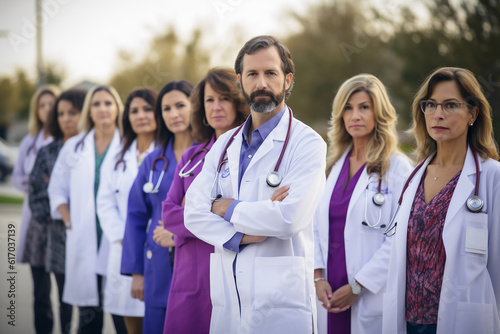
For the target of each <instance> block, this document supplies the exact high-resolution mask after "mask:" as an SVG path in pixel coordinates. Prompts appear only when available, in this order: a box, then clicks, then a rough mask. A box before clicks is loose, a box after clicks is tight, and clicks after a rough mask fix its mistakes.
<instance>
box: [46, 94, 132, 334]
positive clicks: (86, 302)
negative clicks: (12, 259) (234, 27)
mask: <svg viewBox="0 0 500 334" xmlns="http://www.w3.org/2000/svg"><path fill="white" fill-rule="evenodd" d="M122 113H123V104H122V102H121V100H120V96H119V95H118V93H117V92H116V90H115V89H114V88H113V87H109V86H97V87H94V88H93V89H91V90H90V91H89V92H88V93H87V95H86V97H85V102H84V104H83V108H82V115H81V118H80V124H79V127H80V130H81V131H82V133H81V134H80V135H78V136H75V137H73V138H70V139H68V140H67V141H66V143H65V144H64V146H63V148H62V149H61V151H60V153H59V156H58V157H57V161H56V164H55V166H54V169H53V171H52V174H51V177H50V183H49V189H48V192H49V198H50V207H51V214H52V217H53V218H55V219H62V220H63V222H64V224H65V225H66V281H65V284H64V292H63V300H64V301H65V302H66V303H68V304H72V305H77V306H79V308H80V323H79V330H78V332H79V333H100V332H101V330H102V326H103V312H102V305H103V295H104V296H105V297H106V298H112V294H113V292H114V290H113V289H106V288H105V286H104V285H103V283H104V282H103V276H105V275H106V269H107V261H108V254H109V242H108V240H107V238H106V237H105V235H104V234H103V232H102V229H101V225H100V222H99V219H98V217H97V213H96V196H97V190H98V188H99V181H100V176H101V171H100V169H101V165H102V164H104V163H105V162H106V161H107V160H108V159H113V158H114V157H115V156H116V155H117V154H119V152H120V131H119V124H121V122H120V119H121V115H122ZM113 321H114V323H115V328H116V330H117V332H118V333H125V332H126V329H125V325H124V322H123V318H122V317H119V316H113Z"/></svg>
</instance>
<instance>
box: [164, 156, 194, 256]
mask: <svg viewBox="0 0 500 334" xmlns="http://www.w3.org/2000/svg"><path fill="white" fill-rule="evenodd" d="M188 159H189V158H188V157H186V155H185V154H184V155H182V158H181V161H179V163H178V164H177V167H176V168H175V174H174V179H173V181H172V185H171V186H170V190H169V191H168V194H167V198H166V199H165V200H164V201H163V203H162V213H161V219H162V221H163V227H165V229H167V230H169V231H170V232H172V233H173V234H174V235H175V236H180V237H183V238H196V236H195V235H194V234H193V233H191V232H190V231H189V230H188V229H187V228H186V226H185V225H184V207H183V206H181V204H182V200H183V199H184V196H185V194H186V193H185V191H186V190H185V189H184V182H183V180H182V178H181V177H180V176H179V171H180V170H181V168H182V167H183V166H184V165H185V163H186V160H188ZM174 242H175V237H174ZM176 246H177V243H176Z"/></svg>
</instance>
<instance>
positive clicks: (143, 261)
mask: <svg viewBox="0 0 500 334" xmlns="http://www.w3.org/2000/svg"><path fill="white" fill-rule="evenodd" d="M162 150H163V148H162V147H159V148H156V149H155V150H154V151H153V152H151V153H150V154H149V155H148V156H147V157H146V158H145V159H144V161H143V162H142V164H141V166H140V167H139V172H138V174H137V177H136V179H135V181H134V184H133V185H132V188H131V190H130V194H129V199H128V212H127V222H126V225H125V235H124V237H123V252H122V263H121V273H122V275H131V274H141V275H144V302H145V304H146V307H162V308H165V307H166V306H167V300H168V291H169V289H170V281H171V279H172V270H171V265H170V252H169V249H168V248H165V247H161V246H160V245H158V244H157V243H156V242H154V240H153V231H154V230H155V228H156V226H157V225H158V221H159V220H161V202H162V201H163V200H164V199H165V197H166V196H167V192H168V190H169V189H170V185H171V183H172V179H173V176H174V172H175V168H176V166H177V162H176V160H175V154H174V151H173V140H170V141H169V143H168V144H167V148H166V150H165V155H164V156H165V157H166V158H167V161H168V166H167V169H166V171H165V175H164V177H163V180H162V182H161V185H160V187H159V191H158V192H157V193H151V194H147V193H145V192H144V191H143V189H142V187H143V186H144V184H145V183H146V182H148V180H149V173H150V170H151V165H152V163H153V160H155V159H156V158H157V157H158V156H160V155H161V153H162ZM164 163H165V162H164V160H161V159H158V160H157V161H156V163H155V166H154V172H153V184H154V185H155V186H156V183H157V182H158V179H159V176H160V173H161V171H162V169H163V167H164ZM150 218H151V226H150V227H149V228H148V223H149V220H150Z"/></svg>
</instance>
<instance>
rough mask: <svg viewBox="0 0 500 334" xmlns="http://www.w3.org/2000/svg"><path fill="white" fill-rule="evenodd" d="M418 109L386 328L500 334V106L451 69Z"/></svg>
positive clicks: (420, 96) (430, 83) (421, 95)
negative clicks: (495, 122)
mask: <svg viewBox="0 0 500 334" xmlns="http://www.w3.org/2000/svg"><path fill="white" fill-rule="evenodd" d="M412 109H413V127H412V131H413V133H414V135H415V138H416V141H417V147H416V152H415V153H416V157H417V159H418V161H419V162H420V164H419V165H418V166H417V167H416V168H415V170H414V172H413V173H412V174H411V176H410V177H409V179H408V181H407V183H406V186H405V187H404V188H405V190H406V191H403V192H402V193H403V195H402V202H401V207H400V210H399V212H398V214H397V216H396V217H395V220H394V223H396V222H397V224H396V225H394V224H391V226H390V227H389V229H388V234H389V235H390V234H393V233H395V237H393V238H394V239H395V240H393V241H392V250H391V257H390V262H389V276H388V277H389V278H388V282H387V292H386V294H385V295H384V312H383V317H384V321H383V323H384V325H383V332H384V333H391V334H392V333H441V334H442V333H454V334H462V333H481V334H487V333H488V334H491V333H497V334H498V333H500V314H499V307H498V306H499V301H500V206H499V205H498V204H499V198H500V163H499V162H498V161H495V160H498V158H499V156H498V149H497V146H496V144H495V141H494V139H493V128H492V120H491V107H490V105H489V104H488V102H487V100H486V98H485V97H484V95H483V93H482V91H481V87H480V85H479V83H478V82H477V80H476V79H475V78H474V75H473V74H472V73H471V72H470V71H468V70H466V69H462V68H453V67H448V68H441V69H438V70H436V71H435V72H434V73H432V74H431V75H430V76H429V77H428V78H427V79H426V80H425V82H424V84H423V85H422V86H421V87H420V90H419V91H418V93H417V95H416V97H415V100H414V101H413V106H412ZM398 196H399V194H398ZM471 196H478V197H479V199H478V198H477V197H473V198H472V199H471ZM481 204H482V205H481Z"/></svg>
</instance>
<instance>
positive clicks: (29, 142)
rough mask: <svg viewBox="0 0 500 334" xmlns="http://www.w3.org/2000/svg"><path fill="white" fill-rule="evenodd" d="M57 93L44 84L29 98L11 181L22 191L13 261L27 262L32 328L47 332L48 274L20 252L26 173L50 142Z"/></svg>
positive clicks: (25, 223)
mask: <svg viewBox="0 0 500 334" xmlns="http://www.w3.org/2000/svg"><path fill="white" fill-rule="evenodd" d="M59 93H60V90H59V88H58V87H56V86H54V85H46V86H42V87H40V88H39V89H38V90H37V91H36V92H35V94H34V95H33V97H32V98H31V102H30V114H29V120H28V128H29V133H28V134H27V135H26V136H25V137H24V138H23V140H22V141H21V143H20V145H19V155H18V158H17V163H16V165H15V166H14V171H13V172H12V184H13V185H14V187H16V188H17V189H19V190H21V191H22V192H23V193H24V194H25V199H24V203H23V209H22V216H21V230H20V234H19V244H18V248H17V261H18V262H27V263H29V264H30V266H31V274H32V276H33V288H34V289H33V290H34V291H33V292H34V297H35V298H34V299H35V300H34V303H33V304H34V318H35V330H36V332H37V333H45V332H47V331H48V332H50V331H51V330H52V325H53V321H52V308H51V304H50V275H49V274H48V273H46V272H45V262H44V260H43V259H40V258H38V259H34V260H35V261H30V259H27V258H26V257H25V255H24V249H25V244H26V235H27V232H28V227H29V225H30V222H31V219H32V218H31V210H30V208H29V205H28V203H29V199H28V191H29V176H30V173H31V170H32V169H33V166H34V164H35V159H36V155H37V154H38V151H39V150H40V148H42V147H43V146H45V145H47V144H50V143H51V142H52V136H51V135H50V131H48V130H47V125H48V122H47V120H48V116H49V114H50V112H51V111H52V110H53V109H54V104H55V102H56V99H57V97H58V95H59Z"/></svg>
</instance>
